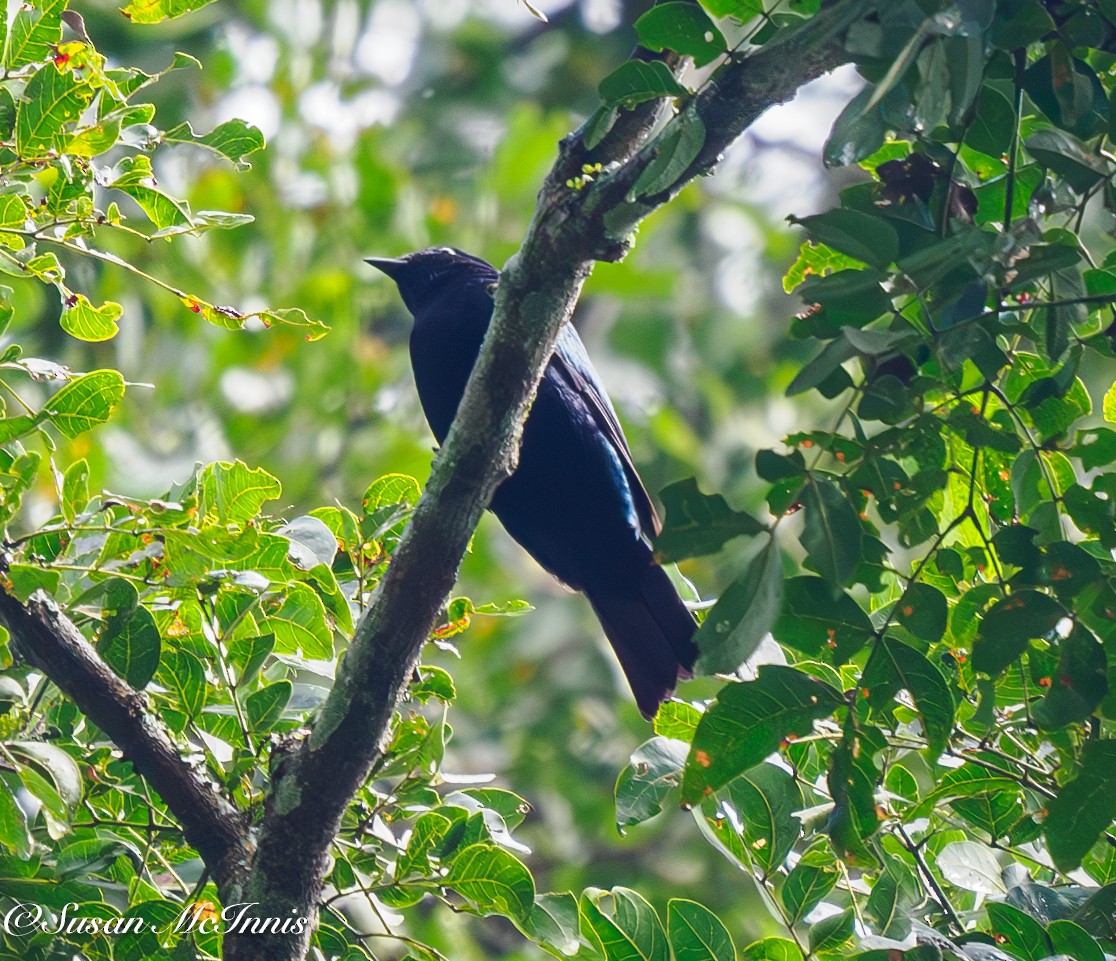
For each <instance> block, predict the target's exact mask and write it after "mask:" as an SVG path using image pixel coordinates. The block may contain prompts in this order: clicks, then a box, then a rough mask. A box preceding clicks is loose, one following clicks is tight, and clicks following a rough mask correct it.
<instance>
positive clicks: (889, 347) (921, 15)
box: [616, 0, 1116, 961]
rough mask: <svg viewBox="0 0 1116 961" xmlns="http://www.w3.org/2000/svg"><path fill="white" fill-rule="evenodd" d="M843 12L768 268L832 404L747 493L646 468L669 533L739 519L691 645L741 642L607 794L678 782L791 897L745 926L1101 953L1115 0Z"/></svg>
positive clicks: (1112, 937) (706, 650) (669, 708)
mask: <svg viewBox="0 0 1116 961" xmlns="http://www.w3.org/2000/svg"><path fill="white" fill-rule="evenodd" d="M667 6H672V5H669V4H668V5H667ZM705 36H708V34H706V35H705ZM845 44H846V49H847V51H848V53H849V55H850V57H851V58H852V59H853V60H854V61H855V62H856V63H857V65H858V67H859V69H860V71H861V73H862V74H863V75H864V77H865V78H866V79H867V81H868V84H867V86H866V87H865V89H864V91H863V92H862V93H860V94H859V95H858V96H857V97H856V98H854V99H853V101H852V102H851V103H850V104H849V105H848V107H847V108H846V109H845V111H844V112H843V113H842V115H841V116H840V118H839V119H838V120H837V122H836V124H835V126H834V129H833V132H832V134H831V137H830V140H829V142H828V144H827V145H826V148H825V158H826V161H827V162H828V163H830V164H841V165H850V164H859V166H860V168H861V169H862V170H863V171H865V172H866V176H865V177H864V178H863V179H862V180H861V182H859V183H857V184H856V185H855V186H852V187H850V188H848V189H846V190H845V191H843V192H842V194H841V197H840V204H839V206H837V207H835V208H834V209H831V210H828V211H825V212H823V213H820V214H817V215H814V216H809V217H803V218H792V221H793V222H794V223H796V224H797V225H799V226H800V227H801V228H803V229H804V230H805V232H806V236H807V240H806V242H805V243H804V244H803V246H802V249H801V252H800V255H799V258H798V260H797V262H796V263H795V264H794V265H793V266H792V267H791V269H790V271H789V273H788V275H787V278H786V286H787V289H788V290H791V289H793V290H796V291H797V292H798V294H799V295H800V296H801V297H802V299H803V300H804V301H805V302H806V304H807V305H809V307H808V309H807V310H806V312H805V313H803V314H802V315H800V316H799V317H798V318H797V319H796V320H795V322H794V325H793V333H794V334H795V336H797V337H800V338H803V339H810V340H814V341H818V342H821V345H822V347H821V350H820V352H819V353H818V354H817V356H816V358H815V359H814V360H813V361H812V362H811V363H809V364H808V365H806V366H805V367H804V368H803V369H802V370H801V371H800V372H799V373H798V375H797V376H796V377H795V378H794V380H793V382H792V383H791V384H790V387H789V390H788V393H790V394H798V393H804V392H807V391H817V392H818V393H819V394H820V395H821V396H822V397H823V398H826V399H828V400H830V401H833V402H834V404H835V405H836V406H837V414H836V421H835V423H834V426H833V427H832V428H831V429H829V430H818V431H811V432H804V433H798V434H793V435H791V436H789V437H787V438H786V441H785V444H786V446H785V448H784V449H782V450H762V451H759V453H758V454H757V456H756V459H755V468H756V472H757V474H758V475H759V477H760V478H761V479H762V480H763V481H765V482H767V484H768V485H769V487H768V494H767V498H766V500H767V506H768V508H769V511H770V514H771V516H772V518H773V519H772V520H771V521H770V522H769V523H763V522H761V521H759V520H757V519H756V518H754V517H752V516H750V515H748V514H746V513H743V512H740V511H735V510H733V509H732V508H730V507H729V505H728V504H727V503H726V502H725V500H724V499H723V498H722V497H720V496H718V495H713V496H710V495H705V494H703V493H701V492H700V491H699V490H698V488H697V486H696V484H694V483H693V482H692V481H691V482H684V483H682V484H679V485H675V486H673V487H671V488H668V489H667V491H666V492H664V500H665V502H666V504H667V522H666V529H665V530H664V532H663V535H662V536H661V537H660V538H659V540H658V541H657V545H656V546H657V550H658V553H659V556H660V558H662V559H663V560H678V559H681V558H685V557H692V556H698V555H702V554H710V553H715V552H717V551H719V550H720V549H721V548H722V546H723V545H724V544H726V543H727V542H728V541H730V540H731V539H733V538H736V537H738V536H741V535H744V536H751V537H757V536H758V538H759V547H758V550H757V551H755V553H754V554H753V557H752V559H751V561H750V563H749V564H748V566H747V569H746V571H745V573H744V574H743V576H742V577H740V579H739V580H738V581H736V582H735V583H734V584H732V585H731V586H730V587H729V588H728V589H727V590H726V591H725V592H724V593H723V594H722V596H721V598H720V599H719V600H718V602H717V603H716V604H715V605H714V606H713V608H712V609H711V610H710V611H709V612H708V614H707V616H706V618H705V620H704V622H703V624H702V626H701V629H700V630H699V632H698V635H697V641H698V646H699V648H700V650H701V652H702V653H701V659H700V661H699V664H698V668H699V670H701V671H707V672H708V671H720V672H730V671H732V670H734V669H735V668H736V667H737V666H738V665H740V664H741V663H742V662H744V661H746V660H747V659H749V658H752V659H753V665H761V666H759V667H758V671H757V670H755V669H754V667H753V669H751V670H750V671H749V675H748V676H750V678H751V679H748V680H739V681H735V682H730V683H729V684H728V685H727V686H726V687H725V688H723V689H722V691H721V692H720V693H719V694H718V696H717V697H716V699H715V700H713V701H712V702H711V703H709V704H707V705H690V704H669V705H666V706H665V707H664V708H663V710H662V711H661V712H660V715H659V717H658V718H657V719H656V722H655V729H656V737H654V738H652V739H651V740H650V741H648V742H647V743H645V744H644V745H643V746H642V747H641V748H639V749H638V750H637V751H636V753H635V754H634V755H633V756H632V762H631V764H630V766H629V767H628V768H627V769H625V771H624V772H623V773H622V774H621V776H620V779H619V781H618V784H617V792H616V797H617V814H618V820H619V822H620V824H621V825H622V826H628V825H633V824H637V823H639V822H642V821H644V820H647V819H648V818H650V817H653V816H654V815H656V814H658V813H659V812H660V811H661V810H662V809H663V807H664V806H665V805H666V804H668V803H671V802H673V803H679V802H680V803H682V804H683V805H684V806H689V807H692V808H693V812H694V816H695V818H696V820H697V822H698V825H699V827H700V829H701V831H702V832H703V834H705V836H706V837H707V838H708V839H709V840H710V842H711V843H712V844H713V845H714V846H715V847H716V848H718V849H719V850H720V851H722V852H723V853H724V854H725V856H726V857H728V858H729V859H730V860H732V861H733V862H734V863H737V864H739V865H740V866H741V867H742V868H744V869H745V870H747V871H748V872H750V873H751V874H752V876H753V877H754V878H755V879H756V882H757V886H758V888H759V889H760V891H761V893H762V895H763V897H764V899H765V903H767V905H768V906H769V908H770V910H771V913H772V914H773V916H774V917H775V918H777V919H778V920H779V921H780V923H781V924H782V925H783V926H784V928H785V931H786V934H787V936H788V937H787V938H779V939H772V940H771V942H770V943H769V944H768V945H767V946H766V947H764V948H763V949H762V950H761V951H760V952H759V953H757V954H755V955H754V956H755V957H779V958H801V957H803V956H817V957H822V958H824V957H848V956H849V954H850V952H854V951H855V950H856V946H859V947H860V949H861V950H862V952H863V953H861V954H858V955H856V956H857V957H864V958H872V959H876V958H881V959H882V958H898V957H910V958H942V957H945V958H1018V959H1027V961H1038V959H1042V958H1046V957H1051V956H1055V955H1057V956H1069V957H1074V958H1085V957H1090V958H1100V957H1102V956H1104V953H1105V952H1106V951H1107V952H1108V953H1111V952H1112V950H1113V947H1114V945H1116V929H1114V928H1113V925H1112V918H1113V911H1112V899H1113V897H1114V896H1116V894H1114V893H1116V884H1114V882H1116V874H1114V873H1113V866H1114V865H1116V852H1114V844H1116V831H1114V830H1113V824H1114V821H1116V800H1114V799H1116V765H1114V764H1113V759H1114V758H1116V735H1114V734H1113V730H1112V719H1113V718H1116V702H1114V701H1113V700H1112V697H1113V693H1112V692H1114V691H1116V674H1114V673H1113V669H1112V667H1111V665H1112V664H1114V663H1116V563H1114V562H1113V555H1112V549H1113V548H1114V547H1116V514H1114V513H1113V504H1114V503H1116V468H1114V464H1116V429H1114V428H1113V426H1111V425H1113V424H1116V387H1113V386H1112V373H1113V370H1114V369H1116V365H1113V363H1112V361H1113V357H1114V356H1116V308H1114V303H1116V283H1114V282H1113V278H1114V276H1116V274H1114V268H1116V244H1114V243H1113V240H1112V235H1113V228H1114V226H1116V219H1114V217H1113V211H1114V210H1116V187H1114V183H1113V176H1114V174H1116V164H1114V162H1113V159H1112V156H1111V153H1110V152H1109V149H1108V144H1109V138H1110V137H1112V136H1113V135H1114V134H1113V131H1114V130H1116V128H1114V126H1113V122H1114V118H1113V116H1112V114H1111V113H1110V111H1111V109H1112V107H1111V105H1110V104H1111V98H1112V95H1113V93H1114V92H1116V87H1114V81H1113V76H1114V70H1113V68H1114V67H1116V7H1114V6H1113V5H1112V4H1109V3H1104V2H1102V3H1099V4H1094V3H1085V2H1077V0H1059V2H1039V0H1010V2H1007V0H1004V2H999V3H995V2H993V0H961V2H955V3H949V4H938V3H936V2H933V0H917V2H916V0H903V2H897V3H888V4H880V5H878V6H877V7H876V8H875V11H874V12H873V13H872V14H870V15H869V16H868V17H867V18H865V19H863V20H861V21H858V22H857V23H856V24H855V25H854V27H853V28H852V30H850V31H849V33H848V35H847V37H846V40H845ZM664 45H665V46H668V47H671V48H672V49H676V50H679V51H682V52H687V53H691V54H693V53H695V51H694V50H691V49H688V47H687V45H686V42H678V43H676V44H674V45H673V46H672V44H671V43H669V42H665V41H664ZM664 93H666V92H664V91H660V92H659V93H657V94H656V95H657V96H658V95H663V94H664ZM1094 411H1097V412H1098V413H1099V414H1100V416H1097V414H1094ZM1102 418H1103V421H1102ZM791 526H795V527H796V528H797V531H798V536H797V541H798V544H797V546H792V545H791V544H789V543H788V542H787V539H786V537H785V536H784V535H785V534H786V528H789V527H791ZM780 529H782V531H781V532H780ZM785 554H795V555H797V557H799V558H800V559H801V565H802V567H803V568H804V571H802V572H794V573H793V576H790V573H789V571H788V568H789V567H790V566H791V565H790V559H789V558H788V557H787V556H785ZM768 634H770V635H771V636H773V638H774V640H775V641H777V642H778V644H777V645H774V646H772V645H770V644H769V643H765V637H766V636H767V635H768ZM1079 869H1080V870H1079ZM1071 872H1073V874H1072V878H1071V876H1070V874H1071ZM1082 872H1083V873H1082ZM988 899H990V900H988ZM912 944H915V945H916V946H915V947H910V945H912ZM993 944H994V945H995V946H993ZM619 956H620V955H619V954H617V955H616V957H619Z"/></svg>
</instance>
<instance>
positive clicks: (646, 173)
mask: <svg viewBox="0 0 1116 961" xmlns="http://www.w3.org/2000/svg"><path fill="white" fill-rule="evenodd" d="M665 6H679V7H685V8H686V9H690V10H692V9H696V8H694V7H692V6H691V5H690V4H688V3H668V4H665ZM661 9H663V7H652V8H651V11H650V12H651V13H654V12H655V11H656V10H661ZM704 146H705V124H704V123H702V121H701V118H700V117H699V116H698V115H697V114H696V113H695V112H694V111H692V110H687V111H685V112H683V113H682V114H680V115H679V116H678V118H677V119H676V120H674V121H672V122H671V123H670V126H669V127H668V129H667V130H666V132H665V135H664V136H663V138H662V140H660V141H659V144H658V148H657V152H656V153H655V157H654V159H653V160H652V161H651V162H650V163H649V164H648V165H647V166H646V167H645V168H644V169H643V171H642V173H640V175H639V177H637V178H636V182H635V183H634V184H633V185H632V189H631V191H630V193H629V197H630V199H632V200H638V199H640V198H641V197H651V196H654V195H655V194H658V193H662V192H663V191H664V190H669V189H670V188H671V187H673V186H674V184H675V183H677V182H678V180H679V179H681V177H682V175H683V174H685V173H686V171H687V170H689V169H690V164H692V163H693V162H694V160H695V159H697V156H698V155H699V154H700V153H701V148H702V147H704Z"/></svg>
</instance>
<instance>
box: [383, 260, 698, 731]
mask: <svg viewBox="0 0 1116 961" xmlns="http://www.w3.org/2000/svg"><path fill="white" fill-rule="evenodd" d="M368 263H370V264H371V265H372V266H373V267H376V268H377V269H378V270H381V271H383V272H384V273H385V274H387V275H388V276H389V277H390V278H391V279H392V280H394V281H395V283H396V285H397V286H398V288H399V293H400V295H401V296H402V298H403V302H404V303H405V304H406V305H407V309H408V310H409V311H410V312H411V314H412V315H413V317H414V320H415V325H414V328H413V329H412V331H411V366H412V367H413V369H414V374H415V384H416V386H417V387H418V394H419V399H420V400H421V402H422V408H423V411H424V412H425V413H426V419H427V421H428V422H429V423H430V428H431V430H433V432H434V436H435V437H436V438H437V439H438V442H439V443H441V442H443V441H444V440H445V437H446V434H448V433H449V429H450V424H451V423H452V422H453V418H454V415H455V414H456V412H457V407H458V404H459V403H460V402H461V397H462V395H463V394H464V392H465V383H466V381H467V380H468V378H469V374H470V373H471V372H472V369H473V365H474V363H475V362H476V359H477V355H478V353H479V352H480V346H481V341H482V340H483V339H484V335H485V332H486V331H487V330H488V323H489V320H490V319H491V317H492V305H493V299H492V296H493V291H494V289H495V284H496V281H497V279H498V277H499V274H498V272H497V271H496V269H495V268H494V267H493V266H492V265H491V264H489V263H487V262H486V261H483V260H481V259H479V258H477V257H472V256H470V255H469V254H466V253H463V252H462V251H460V250H455V249H453V248H450V247H438V248H430V249H428V250H420V251H418V252H416V253H412V254H407V255H406V256H403V257H399V258H388V257H372V258H369V259H368ZM490 508H491V510H492V511H493V513H495V514H496V516H497V517H498V518H499V519H500V521H501V522H502V523H503V525H504V527H505V529H506V530H507V532H508V533H509V534H511V536H512V537H513V538H515V540H517V541H518V542H519V543H520V544H521V545H522V546H523V547H524V548H525V549H526V550H527V552H528V553H529V554H530V555H531V556H532V557H534V558H535V560H536V561H538V562H539V563H540V564H541V565H542V566H543V567H544V568H546V570H548V571H549V572H550V573H551V574H553V575H554V576H555V577H557V578H558V579H559V580H560V581H563V582H564V583H565V584H567V585H569V586H570V587H572V588H574V589H576V590H579V591H582V592H583V593H584V594H585V596H586V597H587V598H588V599H589V603H590V604H592V606H593V610H594V611H595V612H596V615H597V617H598V618H599V620H600V622H601V626H602V627H603V628H604V632H605V635H606V636H607V637H608V640H609V642H610V643H611V644H612V647H613V649H614V650H615V651H616V656H617V657H618V658H619V660H620V666H621V667H622V668H623V669H624V674H625V675H626V676H627V678H628V683H629V684H630V685H631V688H632V692H633V693H634V694H635V699H636V703H637V704H638V705H639V709H640V711H642V712H643V714H644V716H645V717H648V718H650V717H652V716H654V714H655V712H656V711H657V710H658V707H659V704H660V703H661V702H662V701H663V700H665V699H666V698H668V697H670V695H671V693H672V692H673V691H674V685H675V683H676V682H677V680H678V678H680V677H688V676H689V672H690V670H691V669H692V668H693V665H694V660H695V658H696V657H697V648H696V647H695V646H694V642H693V634H694V630H695V627H696V625H695V623H694V619H693V617H692V616H691V615H690V612H689V611H688V610H687V609H686V607H685V605H684V604H683V603H682V599H681V598H680V597H679V596H678V592H677V591H676V590H675V587H674V585H673V584H672V583H671V581H670V578H669V577H668V576H667V574H666V572H665V571H664V570H663V569H662V568H661V567H659V566H658V565H657V564H656V563H655V560H654V557H653V556H652V552H651V547H650V546H649V544H648V542H647V535H648V534H650V533H652V532H654V533H657V532H658V530H659V527H660V525H659V519H658V516H657V515H656V513H655V508H654V506H653V505H652V503H651V498H650V497H649V496H648V494H647V491H646V490H645V489H644V487H643V484H642V482H641V481H640V479H639V475H638V474H637V473H636V469H635V465H634V464H633V463H632V455H631V452H630V451H629V450H628V444H627V441H626V440H625V439H624V434H623V432H622V431H621V429H620V422H619V421H618V420H617V418H616V411H615V410H613V408H612V404H611V402H610V401H609V399H608V395H607V394H606V393H605V390H604V387H603V386H602V385H601V382H600V380H599V379H598V377H597V373H596V371H595V370H594V369H593V365H592V364H591V363H590V361H589V356H588V354H586V352H585V347H584V345H583V344H582V343H581V338H580V337H578V335H577V331H575V330H574V328H573V327H572V326H570V325H566V326H565V327H564V328H563V329H562V332H561V333H560V334H559V336H558V342H557V345H556V347H555V349H554V354H553V355H552V356H551V359H550V361H549V363H548V364H547V367H546V371H545V373H544V374H543V378H542V382H541V383H540V384H539V390H538V395H537V396H536V399H535V403H534V405H533V406H532V407H531V411H530V413H529V414H528V416H527V420H526V422H525V424H524V426H523V436H522V441H521V446H520V452H519V466H518V467H517V468H516V471H515V473H514V474H512V475H511V477H509V478H508V479H507V480H505V481H504V482H503V483H502V484H501V485H500V486H499V488H497V490H496V492H495V494H494V495H493V497H492V503H491V505H490Z"/></svg>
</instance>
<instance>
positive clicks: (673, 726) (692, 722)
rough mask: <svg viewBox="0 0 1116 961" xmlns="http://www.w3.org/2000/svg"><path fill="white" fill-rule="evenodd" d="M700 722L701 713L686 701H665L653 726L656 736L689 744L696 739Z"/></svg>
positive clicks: (660, 706)
mask: <svg viewBox="0 0 1116 961" xmlns="http://www.w3.org/2000/svg"><path fill="white" fill-rule="evenodd" d="M700 720H701V711H699V710H698V709H697V708H696V707H694V706H693V705H692V704H687V703H686V702H685V701H664V702H663V703H662V704H660V705H659V712H658V714H656V715H655V718H654V722H653V726H654V728H655V733H656V734H661V735H662V736H663V737H668V738H673V739H674V740H676V741H685V742H686V743H687V744H689V743H690V742H691V741H692V740H693V739H694V731H696V730H697V726H698V722H699V721H700Z"/></svg>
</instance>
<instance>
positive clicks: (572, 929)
mask: <svg viewBox="0 0 1116 961" xmlns="http://www.w3.org/2000/svg"><path fill="white" fill-rule="evenodd" d="M519 927H520V929H521V930H522V931H523V933H524V934H526V935H527V937H529V938H530V939H531V940H532V941H534V942H535V943H537V944H541V945H543V946H544V947H548V948H551V949H553V950H554V951H557V952H558V953H559V954H563V955H567V956H568V955H572V954H574V953H576V952H577V949H578V947H579V942H578V928H579V917H578V911H577V898H575V897H574V896H573V895H572V894H571V893H570V892H568V891H564V892H562V893H561V894H539V895H536V897H535V903H534V905H533V906H532V908H531V911H530V913H529V914H528V915H527V917H526V918H525V919H524V920H522V921H521V922H519Z"/></svg>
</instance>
